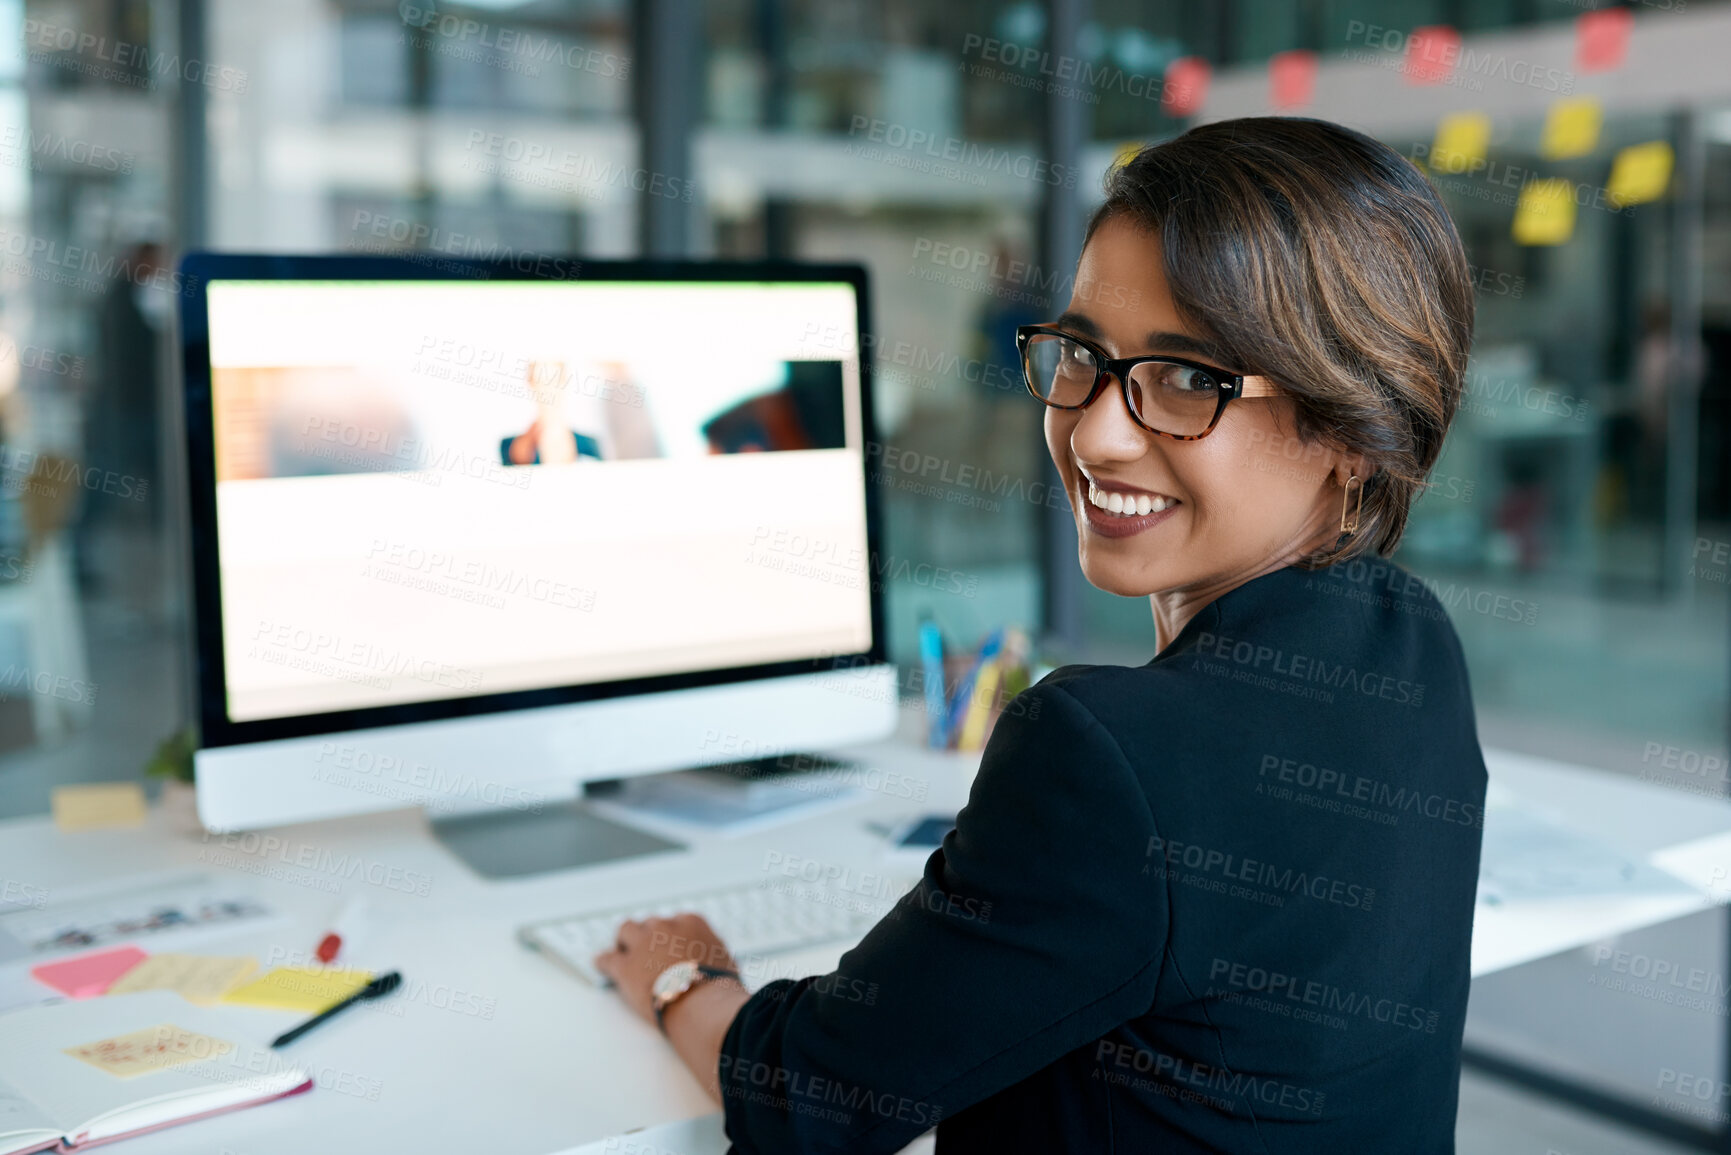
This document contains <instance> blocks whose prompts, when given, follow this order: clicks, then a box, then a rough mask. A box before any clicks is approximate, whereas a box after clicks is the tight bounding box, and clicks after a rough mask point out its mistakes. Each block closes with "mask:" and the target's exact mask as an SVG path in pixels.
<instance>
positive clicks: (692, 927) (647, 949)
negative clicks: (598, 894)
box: [595, 914, 739, 1023]
mask: <svg viewBox="0 0 1731 1155" xmlns="http://www.w3.org/2000/svg"><path fill="white" fill-rule="evenodd" d="M615 937H616V939H617V945H616V946H615V947H614V949H612V950H610V951H603V952H602V953H601V954H598V955H596V956H595V967H596V969H597V970H599V971H600V972H601V973H602V974H604V975H606V976H607V977H608V978H610V979H612V980H613V985H614V987H615V988H617V989H618V991H619V997H620V998H622V999H624V1000H625V1005H626V1006H628V1007H630V1008H631V1009H632V1010H634V1011H636V1012H637V1013H638V1014H639V1015H642V1016H643V1018H644V1019H645V1020H646V1021H648V1022H651V1023H653V1022H654V1021H655V1011H654V1009H653V1007H652V1006H651V1005H650V988H651V987H652V986H653V985H654V983H655V976H657V975H659V974H660V973H661V972H662V971H664V970H666V969H667V968H668V967H670V966H672V965H673V964H674V963H676V962H679V961H680V960H681V959H692V960H694V961H696V962H699V963H702V964H703V965H704V966H711V967H719V968H721V969H722V970H730V971H737V970H738V969H739V964H737V963H736V962H734V961H733V956H732V955H731V954H729V953H728V950H727V946H726V945H725V944H724V943H723V942H722V941H721V936H720V935H718V934H716V933H715V931H714V930H713V929H712V928H711V927H710V925H709V924H708V923H707V922H705V921H704V920H703V917H702V916H701V915H696V914H676V915H674V916H673V917H672V918H649V919H644V920H642V921H637V920H635V919H632V920H628V921H626V922H624V923H621V924H620V926H619V932H618V934H617V935H616V936H615ZM705 981H706V982H713V981H716V980H705ZM692 993H693V994H695V993H696V992H695V991H694V992H692ZM686 997H687V998H689V997H691V996H689V995H688V996H686ZM680 1001H681V1002H683V1001H685V1000H684V999H681V1000H680ZM677 1005H678V1004H675V1006H677ZM672 1013H673V1011H672V1009H669V1012H668V1014H669V1016H671V1015H672Z"/></svg>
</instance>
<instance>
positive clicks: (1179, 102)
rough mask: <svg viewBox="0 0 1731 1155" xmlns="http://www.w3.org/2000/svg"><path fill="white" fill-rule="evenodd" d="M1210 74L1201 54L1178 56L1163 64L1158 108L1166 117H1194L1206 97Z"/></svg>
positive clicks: (1211, 70)
mask: <svg viewBox="0 0 1731 1155" xmlns="http://www.w3.org/2000/svg"><path fill="white" fill-rule="evenodd" d="M1212 74H1213V69H1212V68H1210V67H1209V65H1208V61H1206V60H1204V59H1202V57H1200V56H1181V57H1179V58H1178V59H1177V60H1174V61H1173V62H1172V63H1171V64H1168V65H1167V66H1166V78H1165V79H1164V80H1163V81H1162V82H1161V87H1160V107H1161V109H1162V110H1163V111H1164V112H1165V113H1166V115H1167V116H1194V115H1196V113H1197V112H1198V111H1200V110H1201V108H1202V103H1203V101H1205V100H1207V99H1208V80H1209V77H1210V76H1211V75H1212Z"/></svg>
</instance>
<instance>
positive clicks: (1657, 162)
mask: <svg viewBox="0 0 1731 1155" xmlns="http://www.w3.org/2000/svg"><path fill="white" fill-rule="evenodd" d="M1674 161H1675V158H1674V156H1673V155H1672V152H1671V146H1670V145H1669V144H1667V143H1666V142H1665V141H1662V140H1651V141H1648V142H1647V143H1646V144H1631V145H1630V146H1629V147H1628V148H1625V149H1623V150H1622V151H1621V152H1619V153H1618V154H1617V157H1616V159H1615V160H1613V161H1612V162H1611V180H1610V183H1608V184H1606V185H1605V195H1606V196H1608V197H1609V198H1610V200H1611V203H1612V204H1614V205H1617V206H1618V207H1622V206H1624V205H1638V204H1643V203H1645V202H1647V201H1655V200H1658V199H1659V198H1660V197H1662V196H1664V195H1665V190H1666V189H1667V188H1669V187H1670V185H1671V166H1672V164H1673V163H1674Z"/></svg>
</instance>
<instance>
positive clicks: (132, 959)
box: [30, 946, 145, 999]
mask: <svg viewBox="0 0 1731 1155" xmlns="http://www.w3.org/2000/svg"><path fill="white" fill-rule="evenodd" d="M144 959H145V952H144V951H141V950H139V949H138V948H137V947H135V946H122V947H116V948H115V949H113V950H99V951H97V952H96V953H95V954H81V955H79V956H78V957H77V958H67V959H61V960H60V961H59V962H51V963H42V964H41V965H39V966H33V967H31V968H30V973H31V975H33V976H34V977H35V978H36V979H37V980H38V981H40V982H45V983H47V984H48V985H49V986H51V987H53V988H54V989H55V990H57V991H60V992H62V993H63V994H67V995H70V996H72V997H73V998H75V999H93V998H95V997H96V996H97V995H100V994H102V993H103V992H104V991H106V990H107V989H108V988H109V987H111V986H113V985H114V980H115V979H118V978H119V977H120V976H121V975H123V974H125V973H126V972H127V971H129V970H131V969H132V968H133V967H135V966H137V965H138V964H139V963H141V962H143V961H144Z"/></svg>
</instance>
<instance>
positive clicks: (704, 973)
mask: <svg viewBox="0 0 1731 1155" xmlns="http://www.w3.org/2000/svg"><path fill="white" fill-rule="evenodd" d="M675 965H677V964H675ZM737 978H739V972H738V971H730V970H728V969H727V968H726V967H712V966H708V965H706V964H704V963H698V964H697V977H696V978H694V979H692V980H691V982H690V983H689V984H687V985H686V987H685V989H684V990H682V991H678V992H676V993H675V994H674V995H673V997H672V998H670V999H668V1000H667V1001H665V1002H662V1001H660V1000H656V1002H655V1025H656V1027H658V1028H659V1029H660V1031H661V1033H662V1034H664V1035H665V1034H666V1033H667V1021H666V1017H665V1016H666V1014H667V1008H668V1007H670V1006H672V1005H673V1004H674V1003H676V1002H678V1001H679V1000H680V999H682V998H684V997H685V996H686V995H688V994H690V993H691V992H692V991H694V990H696V989H697V987H698V984H700V983H702V982H703V981H704V980H705V979H737Z"/></svg>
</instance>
